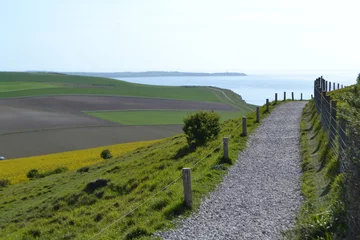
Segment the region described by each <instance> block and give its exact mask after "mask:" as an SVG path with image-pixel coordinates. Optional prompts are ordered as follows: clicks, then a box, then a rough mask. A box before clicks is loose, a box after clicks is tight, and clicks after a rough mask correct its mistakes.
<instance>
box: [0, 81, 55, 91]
mask: <svg viewBox="0 0 360 240" xmlns="http://www.w3.org/2000/svg"><path fill="white" fill-rule="evenodd" d="M56 87H57V86H55V85H51V84H47V83H30V82H2V81H1V82H0V93H3V92H14V91H21V90H30V89H43V88H56Z"/></svg>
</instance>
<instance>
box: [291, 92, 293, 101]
mask: <svg viewBox="0 0 360 240" xmlns="http://www.w3.org/2000/svg"><path fill="white" fill-rule="evenodd" d="M291 100H292V101H294V92H291Z"/></svg>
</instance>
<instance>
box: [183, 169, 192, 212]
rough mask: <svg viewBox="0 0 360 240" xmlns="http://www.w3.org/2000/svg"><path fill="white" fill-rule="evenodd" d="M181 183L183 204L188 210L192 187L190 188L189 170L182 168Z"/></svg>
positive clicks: (190, 204) (190, 205)
mask: <svg viewBox="0 0 360 240" xmlns="http://www.w3.org/2000/svg"><path fill="white" fill-rule="evenodd" d="M182 175H183V183H184V202H185V206H186V207H188V208H191V207H192V187H191V169H190V168H183V169H182Z"/></svg>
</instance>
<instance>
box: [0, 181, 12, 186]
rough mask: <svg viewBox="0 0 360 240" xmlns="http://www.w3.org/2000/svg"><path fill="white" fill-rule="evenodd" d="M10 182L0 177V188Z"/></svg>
mask: <svg viewBox="0 0 360 240" xmlns="http://www.w3.org/2000/svg"><path fill="white" fill-rule="evenodd" d="M9 184H10V181H9V180H8V179H0V188H3V187H6V186H7V185H9Z"/></svg>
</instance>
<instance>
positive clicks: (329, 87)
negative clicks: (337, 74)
mask: <svg viewBox="0 0 360 240" xmlns="http://www.w3.org/2000/svg"><path fill="white" fill-rule="evenodd" d="M329 92H331V82H329Z"/></svg>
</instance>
